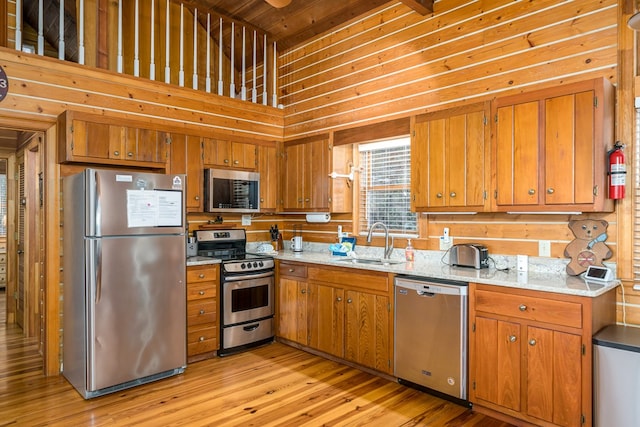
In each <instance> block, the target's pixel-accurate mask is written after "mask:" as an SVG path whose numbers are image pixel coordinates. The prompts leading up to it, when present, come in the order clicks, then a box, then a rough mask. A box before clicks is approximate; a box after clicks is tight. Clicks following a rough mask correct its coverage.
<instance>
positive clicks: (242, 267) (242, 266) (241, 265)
mask: <svg viewBox="0 0 640 427" xmlns="http://www.w3.org/2000/svg"><path fill="white" fill-rule="evenodd" d="M240 268H241V269H243V270H244V269H245V268H247V266H246V265H244V262H243V263H242V264H240Z"/></svg>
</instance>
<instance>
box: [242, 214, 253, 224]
mask: <svg viewBox="0 0 640 427" xmlns="http://www.w3.org/2000/svg"><path fill="white" fill-rule="evenodd" d="M242 225H251V215H242Z"/></svg>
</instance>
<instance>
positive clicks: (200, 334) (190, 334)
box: [187, 325, 218, 344]
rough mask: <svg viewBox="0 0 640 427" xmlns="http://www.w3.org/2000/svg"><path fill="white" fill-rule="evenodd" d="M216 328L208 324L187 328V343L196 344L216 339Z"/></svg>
mask: <svg viewBox="0 0 640 427" xmlns="http://www.w3.org/2000/svg"><path fill="white" fill-rule="evenodd" d="M217 339H218V328H217V327H216V326H210V325H199V326H194V327H191V328H189V330H188V331H187V343H188V344H196V343H199V342H203V341H216V340H217Z"/></svg>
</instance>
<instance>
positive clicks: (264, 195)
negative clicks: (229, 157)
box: [258, 145, 278, 212]
mask: <svg viewBox="0 0 640 427" xmlns="http://www.w3.org/2000/svg"><path fill="white" fill-rule="evenodd" d="M277 165H278V162H277V154H276V147H275V146H266V145H261V146H259V147H258V172H260V211H263V212H264V211H268V212H271V211H275V210H276V207H277V197H278V196H277V188H278V167H277Z"/></svg>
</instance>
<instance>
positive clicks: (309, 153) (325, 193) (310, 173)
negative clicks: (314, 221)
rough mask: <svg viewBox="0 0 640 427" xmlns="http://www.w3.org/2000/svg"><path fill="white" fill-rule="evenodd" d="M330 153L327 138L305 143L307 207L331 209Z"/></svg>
mask: <svg viewBox="0 0 640 427" xmlns="http://www.w3.org/2000/svg"><path fill="white" fill-rule="evenodd" d="M330 154H331V147H330V146H329V141H328V140H326V139H324V140H318V141H314V142H310V143H307V144H304V165H303V191H304V198H305V200H304V207H305V208H306V209H310V210H325V211H328V210H329V173H330V172H331V171H330V170H329V169H330V167H331V160H330Z"/></svg>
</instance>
